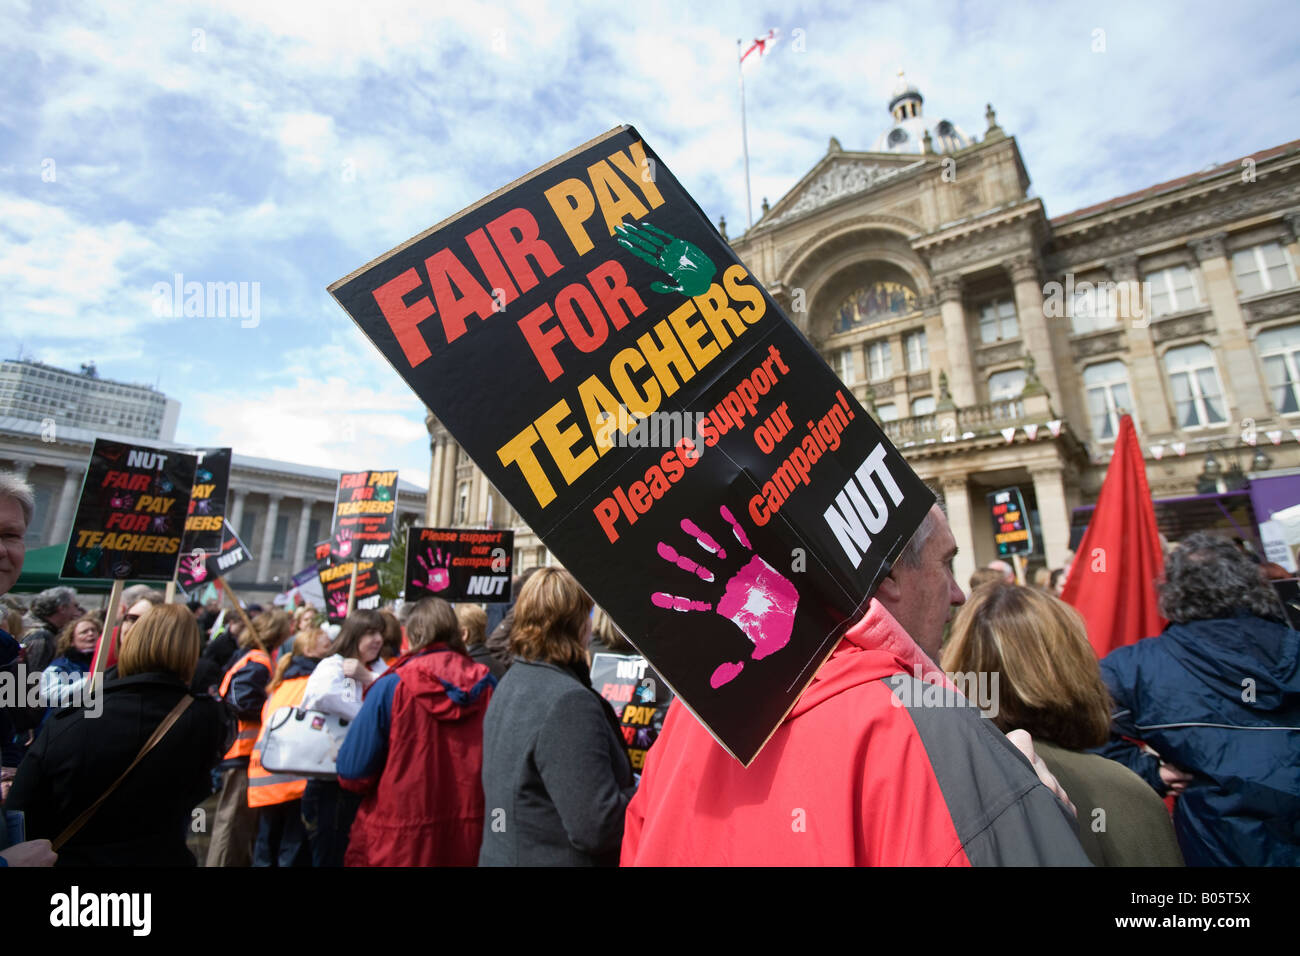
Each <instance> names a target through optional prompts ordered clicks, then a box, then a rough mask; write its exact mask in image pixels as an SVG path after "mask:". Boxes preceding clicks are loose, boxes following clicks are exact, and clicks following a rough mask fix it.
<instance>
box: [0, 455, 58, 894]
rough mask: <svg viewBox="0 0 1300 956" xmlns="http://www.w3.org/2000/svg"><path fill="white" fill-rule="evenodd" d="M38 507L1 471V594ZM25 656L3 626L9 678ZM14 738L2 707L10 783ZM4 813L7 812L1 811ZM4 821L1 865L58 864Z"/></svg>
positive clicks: (14, 574) (0, 738)
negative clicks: (13, 834) (13, 836)
mask: <svg viewBox="0 0 1300 956" xmlns="http://www.w3.org/2000/svg"><path fill="white" fill-rule="evenodd" d="M34 510H35V496H34V495H33V494H32V488H31V485H29V484H27V482H26V481H24V480H23V479H22V478H21V477H19V476H18V475H16V474H14V473H13V472H8V471H0V596H3V595H5V594H8V593H9V589H10V588H12V587H13V586H14V582H15V581H17V580H18V576H19V575H20V574H22V571H23V559H24V558H25V557H26V556H27V548H26V545H25V544H24V541H25V539H26V537H27V526H28V525H29V524H31V520H32V512H33V511H34ZM21 659H22V647H21V646H20V645H19V643H18V642H17V641H16V640H14V638H13V636H12V635H11V634H10V633H9V632H8V631H5V630H3V629H0V672H3V677H4V678H5V679H7V680H16V678H17V674H16V673H15V667H18V666H20V665H19V662H20V661H21ZM13 737H14V728H13V722H12V721H11V720H10V718H9V714H8V712H7V710H6V709H4V708H0V747H2V748H3V754H4V757H5V760H4V764H5V765H6V766H5V770H4V772H3V773H4V777H5V779H6V786H7V785H8V784H7V780H8V777H9V775H10V774H11V773H12V771H13V765H12V764H10V760H11V759H14V758H17V757H18V756H20V754H21V751H20V750H19V749H17V748H14V747H11V746H10V745H11V744H12V743H13ZM2 815H3V811H0V816H2ZM0 822H3V823H5V824H6V825H5V826H0V868H3V867H8V866H53V865H54V862H55V860H56V859H57V855H56V854H55V852H54V850H53V849H52V848H51V847H50V841H49V840H29V841H27V842H25V843H17V844H14V845H12V846H11V845H10V843H9V840H10V836H9V827H8V825H7V824H8V821H7V820H0Z"/></svg>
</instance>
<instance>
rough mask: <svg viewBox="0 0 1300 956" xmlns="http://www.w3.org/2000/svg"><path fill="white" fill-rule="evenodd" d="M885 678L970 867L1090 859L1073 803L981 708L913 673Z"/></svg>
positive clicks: (1074, 863) (1060, 863)
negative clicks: (1042, 777) (916, 741)
mask: <svg viewBox="0 0 1300 956" xmlns="http://www.w3.org/2000/svg"><path fill="white" fill-rule="evenodd" d="M884 680H885V683H886V684H887V685H888V686H889V688H890V690H891V691H893V693H894V694H895V696H897V697H899V698H900V700H901V701H902V706H903V707H905V708H906V709H907V712H908V714H909V716H911V718H912V722H913V724H914V725H915V726H916V730H917V733H918V734H919V735H920V737H921V741H922V743H923V744H924V745H925V750H926V754H927V755H928V756H929V758H930V766H931V770H932V771H933V773H934V775H935V778H936V779H937V780H938V781H939V788H940V789H941V790H942V791H943V796H944V800H945V801H946V803H947V805H948V812H949V815H950V816H951V817H952V822H953V826H954V827H955V828H956V830H957V836H958V838H959V839H960V840H961V844H962V848H963V850H964V851H965V853H966V857H967V859H968V860H970V862H971V864H972V865H974V866H1088V865H1090V864H1089V860H1088V857H1087V854H1085V853H1084V851H1083V847H1081V846H1080V845H1079V840H1078V837H1077V836H1076V835H1075V825H1074V819H1073V817H1072V816H1071V814H1070V811H1069V809H1068V808H1066V806H1065V805H1064V804H1062V803H1061V801H1060V800H1058V799H1057V798H1056V796H1055V794H1053V793H1052V792H1051V791H1050V790H1048V789H1047V787H1045V786H1043V784H1042V782H1041V781H1040V780H1039V779H1038V775H1037V774H1036V773H1035V772H1034V768H1033V767H1032V766H1031V765H1030V763H1029V761H1028V760H1026V759H1025V757H1024V755H1023V754H1022V753H1021V752H1020V751H1019V750H1017V749H1016V746H1015V744H1013V743H1011V741H1009V740H1007V738H1006V735H1005V734H1003V733H1002V731H1000V730H998V728H997V727H996V726H995V725H994V724H993V722H992V721H991V720H989V719H988V718H985V717H982V716H981V715H980V711H979V709H978V708H977V707H975V706H974V705H973V704H971V703H969V702H968V701H966V699H965V698H964V697H961V696H960V695H952V694H942V693H936V692H935V691H937V690H938V688H935V687H934V686H933V685H929V684H926V683H925V682H924V681H920V680H918V679H917V678H915V677H913V676H911V675H909V674H895V675H893V676H892V677H888V678H884Z"/></svg>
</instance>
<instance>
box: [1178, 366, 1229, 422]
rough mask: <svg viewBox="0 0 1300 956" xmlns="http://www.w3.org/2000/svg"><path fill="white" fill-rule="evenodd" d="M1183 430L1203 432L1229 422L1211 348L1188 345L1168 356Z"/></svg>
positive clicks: (1179, 419) (1179, 420)
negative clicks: (1204, 428)
mask: <svg viewBox="0 0 1300 956" xmlns="http://www.w3.org/2000/svg"><path fill="white" fill-rule="evenodd" d="M1165 371H1166V372H1167V373H1168V375H1169V386H1170V388H1172V389H1173V393H1174V405H1175V412H1174V415H1175V418H1176V419H1177V424H1178V427H1179V428H1201V427H1203V426H1205V425H1217V424H1219V423H1221V422H1226V421H1227V420H1228V413H1227V403H1225V402H1224V400H1223V386H1222V384H1220V381H1219V370H1218V367H1217V366H1216V364H1215V362H1214V352H1213V350H1211V348H1210V347H1209V346H1208V345H1187V346H1184V347H1183V348H1178V349H1171V350H1169V351H1168V352H1166V353H1165Z"/></svg>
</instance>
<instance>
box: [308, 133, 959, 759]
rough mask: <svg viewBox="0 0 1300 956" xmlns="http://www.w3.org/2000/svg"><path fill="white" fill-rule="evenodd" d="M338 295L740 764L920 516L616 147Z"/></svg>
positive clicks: (890, 465) (797, 359)
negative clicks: (487, 370) (486, 370)
mask: <svg viewBox="0 0 1300 956" xmlns="http://www.w3.org/2000/svg"><path fill="white" fill-rule="evenodd" d="M330 292H331V293H332V294H333V295H334V296H335V298H336V299H337V301H338V302H339V304H340V305H341V306H342V307H343V308H344V309H345V310H346V311H347V312H348V314H349V315H350V316H351V317H352V318H353V320H354V321H355V322H356V323H357V325H358V326H359V327H360V328H361V330H362V331H363V332H364V333H365V334H366V335H367V336H368V337H369V338H370V339H371V341H372V342H374V343H375V345H376V346H377V347H378V348H379V350H380V352H381V353H383V355H384V356H385V358H387V359H388V361H389V363H390V364H391V365H392V366H393V368H395V369H396V370H397V371H398V373H399V374H401V375H402V377H403V378H404V379H405V380H406V382H407V383H408V384H409V385H410V386H411V388H412V389H413V390H414V391H415V393H416V395H417V396H419V398H420V399H421V401H423V402H424V404H425V405H426V406H427V407H428V408H429V409H430V410H431V411H432V412H433V414H434V415H436V416H437V418H438V420H439V421H440V422H441V423H442V424H443V425H444V426H445V427H446V428H447V429H448V430H449V431H450V432H451V434H452V436H453V438H454V439H455V440H456V441H457V442H458V443H459V444H460V446H461V447H462V448H464V449H465V450H466V451H467V452H468V454H469V455H470V457H471V458H473V460H474V462H475V463H476V464H477V465H478V467H479V468H481V469H482V470H483V472H484V473H485V474H486V476H487V478H488V480H489V481H490V482H491V484H492V485H493V486H494V487H495V488H496V489H497V490H498V491H499V492H501V493H502V494H503V495H504V496H505V497H506V499H507V500H508V501H509V502H510V503H511V505H513V506H514V508H515V509H516V511H517V512H518V513H519V515H520V517H521V519H522V520H523V521H524V522H525V523H526V524H527V525H528V526H529V527H530V528H531V529H532V530H533V531H534V532H536V533H537V534H538V535H539V536H540V537H541V539H542V541H543V542H544V543H545V544H546V546H547V547H548V548H549V549H550V550H551V552H552V553H554V554H555V556H556V557H557V558H558V559H559V560H560V561H561V562H562V563H563V564H564V565H565V567H567V568H568V569H569V570H570V571H571V572H572V573H573V574H574V575H575V576H576V577H577V579H578V580H579V582H581V584H582V585H583V587H584V588H586V590H587V591H588V592H589V593H590V594H591V596H592V597H593V598H594V599H595V600H596V602H597V603H599V604H600V605H601V606H602V607H604V608H605V610H606V611H608V612H609V614H610V616H611V617H612V618H613V619H614V621H615V622H616V623H617V625H618V626H619V627H620V628H621V629H622V630H623V631H625V632H626V633H627V635H628V637H629V639H630V640H631V641H632V643H633V644H635V646H636V647H637V649H638V650H640V651H641V652H642V653H643V654H644V655H645V656H646V657H647V658H648V659H649V660H650V661H651V663H652V664H653V665H654V667H655V669H656V670H657V671H658V672H659V674H660V675H661V676H662V678H663V679H664V680H665V681H666V682H667V683H668V685H669V686H670V687H671V688H672V689H673V690H674V691H675V692H676V693H677V694H678V696H680V697H681V698H682V699H683V701H684V702H685V703H686V704H687V705H688V706H689V708H690V709H691V710H692V711H693V712H694V713H695V715H696V716H697V717H699V719H700V720H701V721H702V722H703V724H704V725H705V726H706V727H708V728H709V730H710V732H711V733H712V734H713V736H714V737H715V738H716V739H717V740H718V741H719V742H720V743H721V744H722V745H723V746H724V747H725V748H727V750H728V751H730V752H731V753H732V754H733V755H734V756H736V757H737V758H738V759H739V760H740V761H741V762H743V763H745V764H748V763H749V762H750V761H751V760H752V759H753V758H754V756H755V755H756V754H757V753H758V751H759V749H760V748H761V747H762V746H763V744H764V743H765V742H766V740H767V739H768V737H770V735H771V734H772V732H773V731H774V730H775V729H776V727H777V726H778V725H779V724H780V722H781V720H782V718H783V717H784V715H785V714H786V713H787V712H788V711H789V709H790V707H791V706H793V704H794V702H795V700H796V699H797V698H798V696H799V694H800V692H801V691H802V690H803V688H804V686H805V685H806V684H807V683H808V681H809V680H810V679H811V678H812V676H813V674H814V673H815V672H816V670H817V667H818V666H819V665H820V663H821V662H822V661H823V660H825V658H826V657H827V655H829V653H830V652H831V650H833V649H834V647H835V644H836V643H837V642H838V640H839V638H840V637H841V636H842V634H843V633H844V631H845V630H846V629H847V628H848V626H849V625H850V623H852V621H853V620H854V619H856V618H857V617H858V616H860V614H861V612H862V611H863V610H864V609H865V605H866V602H867V600H868V598H869V596H870V595H871V593H872V592H873V591H874V590H875V588H876V586H877V585H878V583H879V582H880V579H881V578H882V577H883V576H884V575H885V574H887V573H888V571H889V569H890V567H891V565H892V563H893V561H894V559H895V558H896V557H897V555H898V553H899V552H900V551H901V550H902V548H903V546H904V545H905V544H906V543H907V541H908V539H909V538H910V537H911V536H912V533H913V531H914V530H915V529H916V527H917V525H918V524H919V523H920V522H921V520H922V518H923V517H924V516H925V514H926V512H927V511H928V510H929V508H930V507H931V505H932V504H933V502H934V495H933V493H932V492H930V491H929V490H928V489H927V488H926V487H925V486H924V484H923V483H922V482H921V481H920V480H919V479H918V478H917V477H916V475H915V474H914V473H913V472H912V470H911V469H910V468H909V467H908V465H907V463H906V462H905V461H904V460H903V458H902V456H901V455H899V453H898V452H897V450H896V449H895V448H894V446H893V445H892V444H891V443H890V442H889V440H888V439H887V438H886V437H885V435H884V434H883V432H882V431H881V429H880V428H879V427H878V426H877V425H876V423H875V422H873V421H872V420H871V418H870V417H869V416H868V415H867V413H866V412H865V411H864V410H863V408H862V406H861V405H859V404H858V402H857V401H856V400H855V399H854V397H853V395H852V393H851V391H849V390H848V389H847V388H846V387H845V386H844V385H843V384H842V383H841V382H840V381H839V379H838V378H836V376H835V374H834V373H833V372H832V371H831V370H830V369H829V368H828V367H827V365H826V363H825V362H824V361H823V360H822V358H821V356H820V355H818V354H817V352H816V351H814V350H813V348H812V346H811V345H809V343H808V341H807V340H806V339H805V338H804V336H803V335H802V333H800V332H799V330H798V329H797V328H795V326H794V325H793V324H792V323H791V322H790V320H789V319H788V318H786V317H785V316H784V315H783V314H782V312H781V311H780V308H779V307H778V306H777V304H776V302H775V301H774V300H773V299H772V298H771V297H770V296H769V295H768V294H767V293H766V291H765V290H764V289H763V288H762V286H760V285H759V283H758V282H757V280H756V279H755V278H754V276H753V275H752V274H751V273H750V271H749V269H748V268H746V266H745V265H743V264H742V263H741V262H740V261H739V260H738V259H737V258H736V257H735V255H734V254H733V253H732V251H731V248H730V246H729V245H728V244H727V242H726V241H725V240H724V239H723V238H722V237H721V236H720V235H719V234H718V233H717V231H716V230H715V229H714V227H713V226H712V224H711V223H710V222H709V220H708V218H707V217H706V216H705V215H704V214H703V212H701V211H700V209H699V207H698V206H697V205H696V204H695V202H694V201H693V200H692V199H691V197H690V196H688V195H687V194H686V193H685V191H683V189H682V187H681V186H680V184H679V183H678V182H677V180H676V179H675V178H674V177H673V175H672V174H671V173H670V172H669V171H668V169H667V168H666V167H665V165H664V164H663V163H662V162H660V160H659V158H658V157H657V156H656V155H655V154H654V152H653V151H652V150H651V149H650V148H649V147H648V146H646V145H645V143H644V142H643V141H642V140H641V137H640V136H639V135H638V134H637V132H636V131H635V130H634V129H632V128H630V127H620V128H618V129H615V130H613V131H611V132H610V133H608V134H606V135H604V136H602V137H600V138H599V139H597V140H593V141H592V142H590V143H588V144H586V145H585V146H582V147H579V148H578V149H577V150H575V151H573V152H571V153H569V154H568V155H566V156H563V157H561V158H560V159H557V160H555V161H554V162H552V163H550V164H549V165H547V166H545V167H543V168H541V169H539V170H537V171H535V172H534V173H532V174H530V175H529V176H527V177H525V178H524V179H522V180H520V181H518V182H516V183H514V184H512V185H510V186H507V187H506V188H504V189H502V190H500V191H498V192H496V193H494V194H493V195H491V196H489V197H487V198H486V199H484V200H482V201H481V202H479V203H478V204H476V205H475V206H472V207H470V208H469V209H467V210H465V211H463V212H461V213H459V214H458V215H456V216H454V217H452V218H451V219H449V220H447V221H445V222H443V223H441V224H439V225H437V226H435V227H433V228H432V229H430V230H428V231H427V232H424V233H422V234H421V235H419V236H416V237H415V238H413V239H411V240H409V241H407V242H406V243H404V244H402V245H401V246H399V247H397V248H396V249H394V250H392V251H391V252H389V253H387V254H385V255H384V256H381V257H380V258H379V259H376V260H375V261H373V262H371V263H369V264H368V265H366V266H363V267H362V268H360V269H358V270H357V271H356V272H354V273H352V274H351V275H349V276H347V277H346V278H344V279H341V280H340V281H338V282H336V283H334V284H333V285H332V286H330ZM485 369H490V374H485Z"/></svg>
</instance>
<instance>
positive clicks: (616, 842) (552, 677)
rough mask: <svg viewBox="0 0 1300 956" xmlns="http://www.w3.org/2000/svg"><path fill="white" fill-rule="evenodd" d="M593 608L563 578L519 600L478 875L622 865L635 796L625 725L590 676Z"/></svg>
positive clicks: (489, 763) (541, 583) (540, 584)
mask: <svg viewBox="0 0 1300 956" xmlns="http://www.w3.org/2000/svg"><path fill="white" fill-rule="evenodd" d="M591 608H592V603H591V598H590V597H588V596H587V593H586V592H585V591H583V590H582V588H581V587H579V585H578V582H577V581H575V580H574V579H573V576H572V575H571V574H569V573H568V572H567V571H563V570H560V569H559V568H542V569H540V570H538V571H537V573H536V574H534V575H533V577H531V578H530V579H529V581H528V583H527V584H525V585H524V588H523V590H522V591H521V592H520V594H519V602H518V603H517V604H516V605H515V609H514V622H513V627H512V628H511V631H510V649H511V651H512V653H513V660H514V663H513V664H512V665H511V667H510V670H509V671H507V672H506V675H505V677H503V678H502V679H501V683H500V685H499V686H498V687H497V691H496V693H495V694H494V695H493V696H492V701H491V703H489V704H488V709H487V716H486V717H485V718H484V722H483V794H484V798H485V800H486V804H485V805H486V807H487V808H488V809H487V821H486V825H485V826H484V829H483V845H482V847H481V848H480V850H479V865H480V866H617V865H618V854H619V847H620V846H621V844H622V842H623V817H624V815H625V813H626V812H627V804H628V801H629V800H630V799H631V798H632V794H633V793H634V792H635V788H634V785H633V778H632V766H631V764H630V763H629V762H628V757H627V751H626V750H625V749H624V745H623V737H622V734H621V731H620V729H619V723H618V718H616V717H615V716H614V711H613V709H612V708H611V707H610V706H609V704H608V703H606V701H605V700H604V698H602V697H601V696H600V695H599V694H597V693H596V691H595V690H593V689H592V686H591V678H590V676H589V675H588V671H587V668H588V665H587V641H588V639H589V638H590V635H591V618H590V614H591ZM502 812H503V813H502ZM498 817H499V818H500V819H498ZM498 823H503V824H504V826H498V825H497V824H498Z"/></svg>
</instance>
